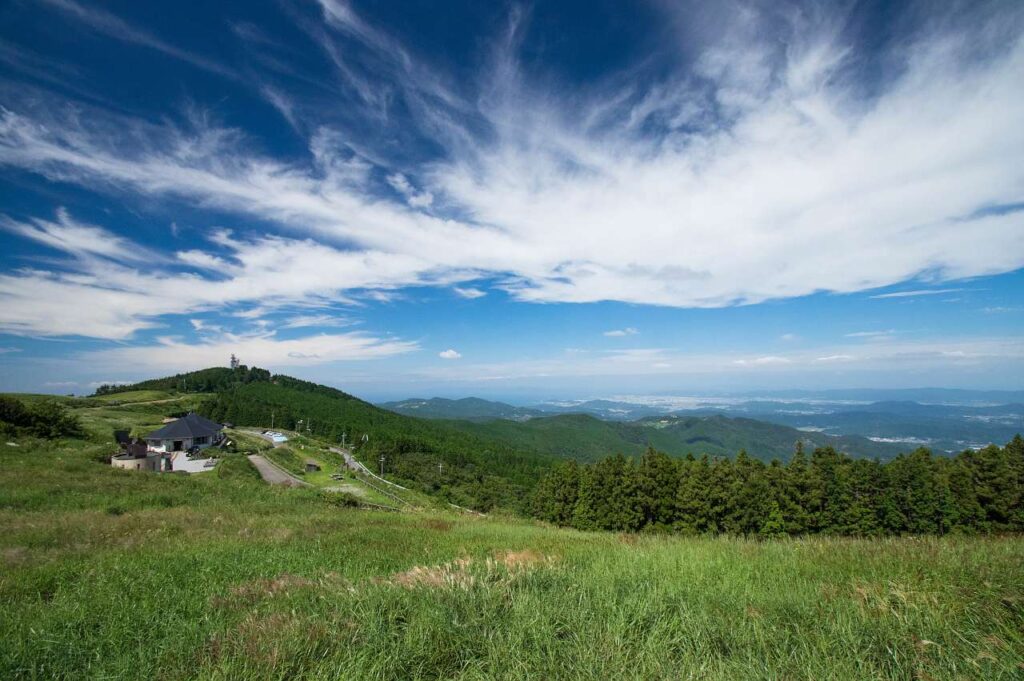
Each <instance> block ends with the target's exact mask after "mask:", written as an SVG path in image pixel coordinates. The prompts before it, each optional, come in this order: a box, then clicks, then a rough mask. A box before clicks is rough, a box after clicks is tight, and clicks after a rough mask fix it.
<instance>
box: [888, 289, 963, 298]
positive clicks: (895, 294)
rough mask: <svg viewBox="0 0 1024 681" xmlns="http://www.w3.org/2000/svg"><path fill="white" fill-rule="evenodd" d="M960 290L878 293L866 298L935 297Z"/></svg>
mask: <svg viewBox="0 0 1024 681" xmlns="http://www.w3.org/2000/svg"><path fill="white" fill-rule="evenodd" d="M963 290H964V289H962V288H933V289H920V290H916V291H895V292H893V293H879V294H878V295H874V296H868V297H869V298H873V299H878V298H916V297H918V296H937V295H940V294H943V293H956V292H957V291H963Z"/></svg>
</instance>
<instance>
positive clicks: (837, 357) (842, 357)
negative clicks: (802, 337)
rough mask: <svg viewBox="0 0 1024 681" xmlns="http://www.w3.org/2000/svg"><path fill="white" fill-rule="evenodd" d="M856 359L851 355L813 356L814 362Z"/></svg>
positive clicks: (850, 360)
mask: <svg viewBox="0 0 1024 681" xmlns="http://www.w3.org/2000/svg"><path fill="white" fill-rule="evenodd" d="M854 359H856V358H855V357H854V356H853V355H826V356H825V357H817V358H815V360H814V361H815V362H852V361H853V360H854Z"/></svg>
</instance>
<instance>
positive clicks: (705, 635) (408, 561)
mask: <svg viewBox="0 0 1024 681" xmlns="http://www.w3.org/2000/svg"><path fill="white" fill-rule="evenodd" d="M93 449H95V447H91V446H88V445H83V444H81V443H76V442H65V443H56V444H52V445H50V444H47V445H41V444H40V445H38V446H34V445H31V444H28V443H26V446H24V447H21V448H17V449H14V448H10V451H4V452H3V455H2V456H3V466H2V467H0V500H2V501H0V526H2V527H3V528H4V532H3V533H2V534H0V556H2V560H3V570H2V571H0V640H3V641H4V645H3V646H0V677H2V678H5V679H19V678H58V679H61V678H66V679H81V678H161V679H192V678H222V679H229V678H230V679H240V678H260V679H264V678H265V679H281V678H337V679H427V678H465V679H483V678H488V679H521V678H531V677H532V678H565V679H591V678H625V679H654V678H687V677H700V678H709V679H736V678H744V679H759V678H763V679H769V678H791V679H823V678H884V679H907V678H932V679H954V678H986V679H1015V678H1020V674H1021V670H1022V669H1024V667H1022V666H1021V665H1024V636H1022V633H1021V632H1022V625H1024V591H1022V586H1021V585H1022V584H1024V542H1022V541H1021V540H1020V539H1018V538H990V539H979V538H944V539H901V540H882V541H858V540H839V539H813V540H801V541H788V540H787V541H776V542H753V541H745V540H740V539H725V538H722V539H702V538H691V539H671V538H655V537H643V536H637V535H630V536H619V535H613V534H594V533H581V532H575V531H569V530H556V529H551V528H548V527H544V526H540V525H535V524H530V523H525V522H521V521H511V520H505V519H497V518H490V519H481V518H472V517H467V516H456V515H448V514H441V513H437V512H431V513H410V514H394V513H376V512H366V511H353V510H343V509H337V508H334V507H332V506H329V505H328V504H326V503H324V501H323V500H322V498H321V497H319V496H318V495H317V494H316V493H315V492H313V491H307V490H302V489H295V490H282V489H274V488H270V487H267V486H264V485H263V484H262V483H260V482H259V481H258V480H257V479H255V478H254V477H253V476H252V475H251V472H249V471H250V470H251V469H249V468H248V462H247V461H246V460H245V459H244V458H242V457H234V458H230V459H229V460H228V461H227V462H225V463H226V464H227V465H226V466H225V467H224V468H222V469H221V470H220V471H219V472H218V473H217V474H210V475H202V476H194V477H181V476H154V475H145V474H133V473H127V472H123V471H116V470H112V469H109V468H107V467H103V466H101V465H99V464H96V463H95V462H94V461H93V460H92V458H91V455H92V454H93ZM510 552H511V553H510ZM466 558H469V559H470V562H469V563H468V564H467V563H465V562H464V559H466ZM417 566H418V567H417Z"/></svg>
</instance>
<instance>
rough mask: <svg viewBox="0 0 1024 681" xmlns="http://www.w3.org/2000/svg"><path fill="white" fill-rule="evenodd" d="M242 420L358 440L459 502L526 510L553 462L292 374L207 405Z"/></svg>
mask: <svg viewBox="0 0 1024 681" xmlns="http://www.w3.org/2000/svg"><path fill="white" fill-rule="evenodd" d="M201 411H202V413H203V414H204V415H205V416H208V417H209V418H211V419H214V420H218V421H222V422H224V421H229V422H231V423H235V424H237V425H249V426H260V427H270V426H271V424H273V426H274V427H276V428H281V429H285V430H301V431H303V432H308V433H310V434H311V435H314V436H316V437H319V438H322V439H324V440H327V441H329V442H335V443H341V441H342V435H343V434H344V435H345V437H346V442H348V443H349V444H353V445H355V450H356V454H357V456H359V458H361V459H362V460H363V461H364V462H365V463H367V464H368V465H370V466H372V467H373V468H375V469H376V467H377V462H378V461H379V457H381V456H384V458H385V462H384V463H385V467H386V470H387V473H388V477H389V478H390V479H393V480H396V481H397V482H399V483H401V484H404V485H406V486H410V487H414V488H416V489H419V490H422V491H424V492H428V493H431V494H437V495H440V496H441V497H443V498H446V499H448V500H449V501H451V502H453V503H456V504H459V505H461V506H470V507H472V508H476V509H479V510H490V509H492V508H494V507H496V506H502V507H505V508H512V509H519V510H524V500H525V499H526V498H527V497H528V492H529V490H530V489H532V488H533V486H534V485H535V484H536V482H537V480H538V479H539V477H540V476H541V475H542V474H543V473H544V472H545V471H547V470H548V469H549V468H550V467H551V465H552V464H553V463H554V462H553V461H552V460H550V459H548V458H547V457H544V456H540V455H536V454H532V453H530V452H529V451H528V450H527V451H524V450H517V449H515V448H513V447H509V446H508V445H505V444H502V443H501V442H497V441H494V440H488V439H484V438H480V437H477V436H474V435H472V434H468V433H464V432H461V431H459V430H457V429H454V428H451V427H449V426H447V425H446V424H444V423H440V422H436V421H425V420H421V419H415V418H411V417H408V416H401V415H400V414H395V413H393V412H390V411H387V410H384V409H380V408H378V407H375V406H374V405H372V404H370V403H368V402H364V401H363V400H360V399H358V398H356V397H353V396H352V395H349V394H347V393H345V392H342V391H340V390H336V389H334V388H328V387H326V386H322V385H318V384H316V383H311V382H308V381H302V380H299V379H296V378H291V377H288V376H280V375H278V376H274V377H273V379H272V380H271V381H269V382H266V381H253V382H249V383H241V384H237V385H234V386H233V387H231V388H228V389H226V390H221V391H219V392H218V393H217V394H216V395H215V396H214V397H213V398H212V399H210V400H209V401H207V402H206V403H205V404H204V406H203V407H202V408H201Z"/></svg>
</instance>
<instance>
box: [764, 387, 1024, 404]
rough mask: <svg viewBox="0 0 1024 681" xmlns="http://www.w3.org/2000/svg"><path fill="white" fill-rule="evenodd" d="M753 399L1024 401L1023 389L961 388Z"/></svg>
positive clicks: (784, 393)
mask: <svg viewBox="0 0 1024 681" xmlns="http://www.w3.org/2000/svg"><path fill="white" fill-rule="evenodd" d="M746 396H747V397H750V398H754V399H756V398H769V399H774V400H779V399H782V400H801V401H805V400H806V401H811V400H814V401H828V402H842V401H857V402H919V403H923V404H947V405H963V406H970V405H994V404H1011V403H1014V402H1024V390H962V389H959V388H882V389H880V388H853V389H846V390H773V391H759V392H757V393H746Z"/></svg>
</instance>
